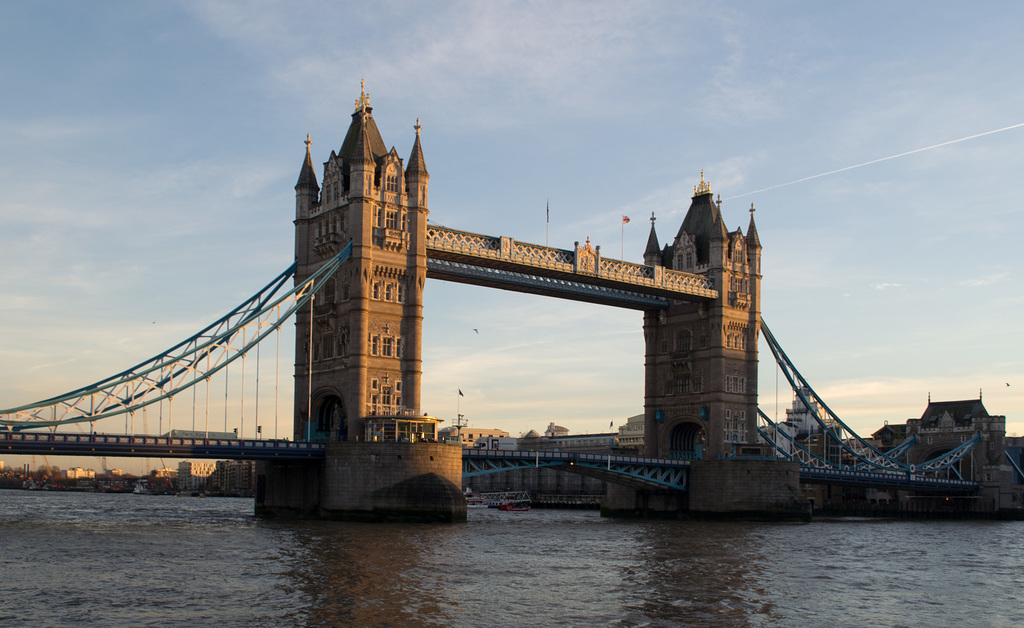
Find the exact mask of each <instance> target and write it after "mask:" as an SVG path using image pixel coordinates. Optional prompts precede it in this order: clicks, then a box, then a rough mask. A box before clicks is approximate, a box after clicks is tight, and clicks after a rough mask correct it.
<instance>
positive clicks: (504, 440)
mask: <svg viewBox="0 0 1024 628" xmlns="http://www.w3.org/2000/svg"><path fill="white" fill-rule="evenodd" d="M473 446H474V447H475V448H477V449H495V450H497V449H501V450H516V449H519V439H518V438H512V437H511V436H481V437H480V438H478V439H476V443H474V444H473Z"/></svg>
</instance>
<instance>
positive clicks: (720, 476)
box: [601, 458, 811, 521]
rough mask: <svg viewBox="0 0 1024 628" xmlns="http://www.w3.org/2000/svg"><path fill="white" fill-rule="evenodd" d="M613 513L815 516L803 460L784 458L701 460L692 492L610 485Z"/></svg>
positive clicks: (606, 511)
mask: <svg viewBox="0 0 1024 628" xmlns="http://www.w3.org/2000/svg"><path fill="white" fill-rule="evenodd" d="M601 514H602V515H604V516H608V517H643V518H647V517H650V518H670V519H748V520H759V521H760V520H772V521H775V520H782V521H810V519H811V503H810V502H809V501H808V500H807V498H806V497H804V495H803V493H801V492H800V465H799V464H797V463H795V462H787V461H783V460H752V459H746V460H745V459H742V458H732V459H726V460H702V461H696V462H694V463H693V464H692V466H691V467H690V476H689V481H688V489H687V491H686V492H682V491H669V490H649V489H633V488H629V487H626V486H619V485H615V484H609V485H608V493H607V494H606V496H605V501H604V503H603V504H602V505H601Z"/></svg>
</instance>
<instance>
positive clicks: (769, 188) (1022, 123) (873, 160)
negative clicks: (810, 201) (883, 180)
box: [725, 122, 1024, 201]
mask: <svg viewBox="0 0 1024 628" xmlns="http://www.w3.org/2000/svg"><path fill="white" fill-rule="evenodd" d="M1022 126H1024V122H1019V123H1017V124H1011V125H1010V126H1004V127H1003V128H1001V129H996V130H994V131H985V132H984V133H977V134H975V135H968V136H967V137H961V138H959V139H955V140H949V141H948V142H942V143H941V144H933V145H931V146H925V147H924V148H915V149H914V150H908V151H907V152H905V153H900V154H898V155H889V156H888V157H880V158H878V159H872V160H871V161H865V162H864V163H862V164H856V165H854V166H846V167H845V168H840V169H838V170H829V171H828V172H822V173H821V174H815V175H811V176H809V177H804V178H803V179H797V180H796V181H790V182H789V183H779V184H778V185H773V186H770V187H766V188H762V189H760V190H754V191H753V192H744V193H743V194H737V195H736V196H730V197H729V198H727V199H725V200H727V201H728V200H732V199H734V198H742V197H744V196H750V195H751V194H759V193H761V192H767V191H768V190H774V189H776V188H782V187H786V186H787V185H795V184H797V183H803V182H804V181H810V180H811V179H818V178H821V177H827V176H828V175H830V174H836V173H838V172H846V171H847V170H853V169H854V168H863V167H864V166H870V165H871V164H877V163H879V162H881V161H888V160H890V159H896V158H897V157H906V156H907V155H913V154H914V153H920V152H923V151H926V150H932V149H933V148H941V147H943V146H949V145H950V144H956V143H957V142H966V141H967V140H973V139H975V138H978V137H984V136H986V135H992V134H993V133H1002V132H1003V131H1009V130H1010V129H1016V128H1018V127H1022Z"/></svg>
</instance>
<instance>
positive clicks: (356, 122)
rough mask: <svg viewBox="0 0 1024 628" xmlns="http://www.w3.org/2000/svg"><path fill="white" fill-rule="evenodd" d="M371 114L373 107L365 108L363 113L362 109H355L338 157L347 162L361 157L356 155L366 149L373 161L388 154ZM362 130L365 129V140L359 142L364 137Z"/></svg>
mask: <svg viewBox="0 0 1024 628" xmlns="http://www.w3.org/2000/svg"><path fill="white" fill-rule="evenodd" d="M372 112H373V107H367V108H366V110H365V112H364V111H363V110H362V109H357V110H356V111H355V113H353V114H352V123H351V124H350V125H349V126H348V133H346V134H345V141H344V142H342V143H341V150H339V151H338V155H339V156H340V157H341V158H342V159H345V160H346V161H348V160H350V159H352V158H354V157H356V156H362V155H357V153H362V152H364V151H365V150H367V149H368V150H369V153H370V154H371V155H372V156H373V160H374V161H376V160H378V159H380V158H381V157H383V156H384V155H387V154H388V149H387V148H386V147H385V146H384V140H383V138H381V136H380V131H378V130H377V123H376V122H374V121H373V114H372ZM363 129H365V138H363V141H362V142H360V141H359V140H360V137H361V136H363V135H364V131H363Z"/></svg>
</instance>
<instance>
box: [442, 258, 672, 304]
mask: <svg viewBox="0 0 1024 628" xmlns="http://www.w3.org/2000/svg"><path fill="white" fill-rule="evenodd" d="M427 275H428V276H430V277H433V278H437V279H446V280H448V281H454V282H462V283H473V284H477V285H485V286H491V287H499V288H504V289H505V290H516V291H519V292H526V293H529V294H541V295H547V296H555V297H562V298H566V297H568V298H572V299H575V300H579V301H586V302H589V303H597V304H600V305H611V306H615V307H624V308H629V309H634V310H652V309H665V308H667V307H668V299H667V298H665V297H661V296H656V295H651V294H646V293H644V292H641V291H639V290H626V289H621V288H611V287H608V286H602V285H598V284H593V283H586V282H581V281H572V280H569V279H561V278H556V277H545V276H542V275H534V274H528V273H521V272H516V271H513V270H507V269H503V268H492V267H488V266H478V265H475V264H468V263H466V262H458V261H453V260H447V259H438V258H435V257H428V258H427Z"/></svg>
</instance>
